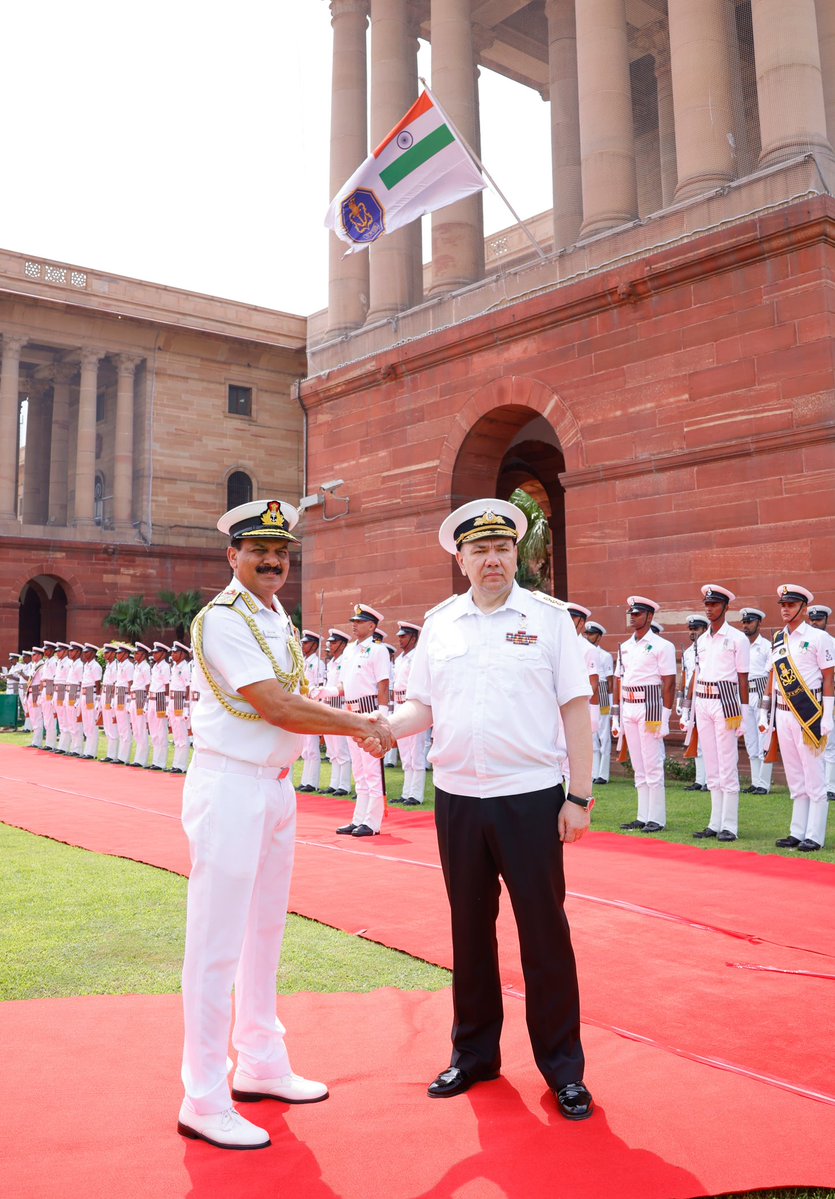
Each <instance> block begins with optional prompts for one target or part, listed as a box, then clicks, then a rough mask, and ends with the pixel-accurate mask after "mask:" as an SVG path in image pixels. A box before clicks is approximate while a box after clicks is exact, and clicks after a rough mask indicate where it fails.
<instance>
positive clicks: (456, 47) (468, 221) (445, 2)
mask: <svg viewBox="0 0 835 1199" xmlns="http://www.w3.org/2000/svg"><path fill="white" fill-rule="evenodd" d="M470 7H471V4H470V0H431V9H430V24H431V35H432V91H433V93H434V94H435V96H436V97H437V98H438V100H439V102H440V103H441V104H442V105H443V107H444V111H445V112H446V113H447V114H448V115H449V118H450V120H451V121H453V122H454V124H455V125H456V127H457V129H458V131H459V133H460V134H461V136H462V137H463V138H464V140H465V141H467V142H468V143H469V145H470V146H471V147H472V148H473V149H474V150H476V151H478V143H479V136H478V129H479V115H478V77H477V74H476V61H475V49H474V46H473V28H472V23H471V19H470ZM483 274H484V220H483V217H482V208H481V193H478V194H477V195H474V196H467V198H466V199H464V200H458V201H457V202H456V203H455V204H450V205H449V206H448V207H447V208H441V209H439V210H438V211H437V212H433V213H432V286H431V289H430V291H431V294H432V295H443V293H444V292H448V291H455V289H456V288H458V287H465V286H466V285H467V284H468V283H475V282H476V280H478V279H480V278H481V277H482V275H483Z"/></svg>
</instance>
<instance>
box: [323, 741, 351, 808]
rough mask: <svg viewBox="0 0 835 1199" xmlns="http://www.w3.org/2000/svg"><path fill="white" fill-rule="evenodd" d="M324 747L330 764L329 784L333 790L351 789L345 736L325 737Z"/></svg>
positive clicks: (349, 764) (348, 753) (346, 790)
mask: <svg viewBox="0 0 835 1199" xmlns="http://www.w3.org/2000/svg"><path fill="white" fill-rule="evenodd" d="M325 749H326V750H327V754H328V759H329V761H330V764H331V782H330V785H331V786H332V787H333V789H334V791H344V792H345V794H346V795H347V794H348V793H349V792H350V790H351V751H350V750H349V748H348V738H347V737H325Z"/></svg>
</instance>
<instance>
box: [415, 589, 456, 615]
mask: <svg viewBox="0 0 835 1199" xmlns="http://www.w3.org/2000/svg"><path fill="white" fill-rule="evenodd" d="M456 599H458V596H457V595H450V596H447V598H446V599H445V600H441V602H440V603H439V604H436V605H435V607H434V608H430V609H429V611H428V612H424V614H423V619H424V620H426V618H427V616H432V614H433V613H435V612H440V610H441V608H445V607H446V606H447V604H451V603H452V601H453V600H456Z"/></svg>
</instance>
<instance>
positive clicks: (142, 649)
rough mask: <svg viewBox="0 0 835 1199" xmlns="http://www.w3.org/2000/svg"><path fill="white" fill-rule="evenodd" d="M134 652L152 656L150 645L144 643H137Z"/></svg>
mask: <svg viewBox="0 0 835 1199" xmlns="http://www.w3.org/2000/svg"><path fill="white" fill-rule="evenodd" d="M133 652H134V653H135V654H150V653H151V647H150V645H146V644H145V642H144V641H137V643H136V645H135V646H134V647H133Z"/></svg>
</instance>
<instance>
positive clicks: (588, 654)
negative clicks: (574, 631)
mask: <svg viewBox="0 0 835 1199" xmlns="http://www.w3.org/2000/svg"><path fill="white" fill-rule="evenodd" d="M580 650H581V652H582V654H583V659H584V661H585V663H586V670H587V671H588V672H589V676H591V675H593V674H596V675H599V673H600V659H599V658H598V656H597V647H596V646H594V645H592V643H591V642H590V641H586V639H585V637H582V636H581V637H580Z"/></svg>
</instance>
